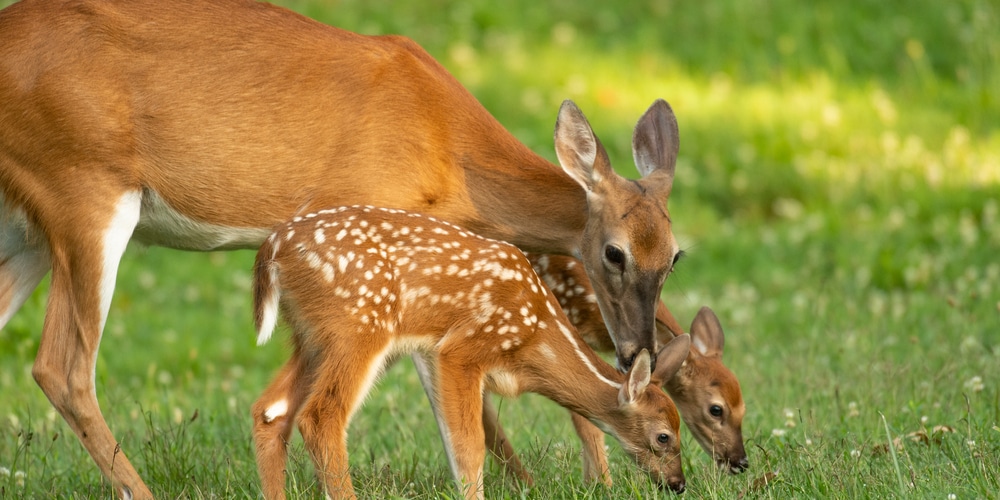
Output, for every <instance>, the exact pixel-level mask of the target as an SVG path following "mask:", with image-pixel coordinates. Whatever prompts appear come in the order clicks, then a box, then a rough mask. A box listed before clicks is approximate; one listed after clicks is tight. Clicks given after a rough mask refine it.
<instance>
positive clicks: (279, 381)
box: [251, 350, 309, 500]
mask: <svg viewBox="0 0 1000 500" xmlns="http://www.w3.org/2000/svg"><path fill="white" fill-rule="evenodd" d="M301 360H302V358H301V356H300V355H299V352H298V350H296V351H295V352H294V353H293V354H292V357H291V359H289V360H288V362H287V363H285V365H284V366H282V367H281V370H280V371H279V372H278V375H277V376H275V377H274V380H273V381H272V382H271V385H269V386H268V387H267V389H266V390H264V393H263V394H262V395H261V396H260V398H259V399H258V400H257V402H256V403H254V405H253V408H252V409H251V416H252V417H253V441H254V445H255V447H256V451H257V455H256V456H257V472H258V474H259V475H260V482H261V490H262V491H263V493H264V498H268V499H272V500H273V499H284V498H285V472H286V470H287V469H286V467H285V466H286V463H287V460H288V438H289V436H291V434H292V428H293V425H292V424H293V423H294V422H295V415H296V413H297V412H298V409H299V407H300V406H301V405H302V400H303V399H304V398H305V396H306V391H307V389H308V387H309V383H308V381H307V380H304V379H305V377H303V376H302V375H303V370H304V366H303V365H302V363H301Z"/></svg>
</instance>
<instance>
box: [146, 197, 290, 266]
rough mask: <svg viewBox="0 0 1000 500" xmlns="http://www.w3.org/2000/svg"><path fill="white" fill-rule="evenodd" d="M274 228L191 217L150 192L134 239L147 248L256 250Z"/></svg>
mask: <svg viewBox="0 0 1000 500" xmlns="http://www.w3.org/2000/svg"><path fill="white" fill-rule="evenodd" d="M270 233H271V228H252V227H226V226H218V225H215V224H207V223H204V222H200V221H196V220H193V219H190V218H188V217H187V216H185V215H184V214H182V213H180V212H178V211H176V210H174V208H173V207H171V206H170V205H168V204H167V202H166V201H165V200H164V199H163V198H161V197H160V195H158V194H157V193H156V192H155V191H153V190H151V189H146V190H143V193H142V208H141V211H140V214H139V224H138V225H137V226H136V228H135V232H134V233H133V234H132V239H133V240H135V241H137V242H139V243H143V244H145V245H156V246H162V247H168V248H176V249H180V250H196V251H209V250H234V249H239V248H256V247H258V246H260V244H261V243H263V241H264V238H266V237H267V235H268V234H270Z"/></svg>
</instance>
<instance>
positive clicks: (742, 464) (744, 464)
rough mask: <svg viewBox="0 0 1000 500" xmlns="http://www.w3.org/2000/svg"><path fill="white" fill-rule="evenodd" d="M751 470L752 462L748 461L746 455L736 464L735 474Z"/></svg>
mask: <svg viewBox="0 0 1000 500" xmlns="http://www.w3.org/2000/svg"><path fill="white" fill-rule="evenodd" d="M749 468H750V460H747V457H746V455H743V457H742V458H740V460H739V461H738V462H736V465H735V466H734V467H733V472H734V473H736V474H739V473H740V472H743V471H745V470H747V469H749Z"/></svg>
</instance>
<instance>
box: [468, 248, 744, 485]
mask: <svg viewBox="0 0 1000 500" xmlns="http://www.w3.org/2000/svg"><path fill="white" fill-rule="evenodd" d="M528 259H529V260H530V261H531V265H532V267H533V268H534V269H535V271H536V272H537V273H538V275H539V277H540V278H542V280H543V281H545V284H546V286H548V287H549V289H551V290H552V292H553V296H554V297H555V298H556V300H557V301H558V302H559V305H560V307H561V308H562V309H563V311H564V312H565V313H566V315H567V318H568V319H569V321H570V322H572V323H573V326H575V327H576V328H577V330H578V331H579V332H580V335H581V336H582V337H583V339H584V340H585V341H586V342H587V344H589V345H590V346H591V347H593V348H594V349H596V350H598V351H609V350H611V349H613V343H612V341H611V337H610V336H609V335H608V330H607V328H606V327H605V326H604V320H603V318H602V317H601V311H600V310H599V309H598V308H597V305H596V301H595V300H594V297H593V290H592V288H591V287H590V281H589V280H588V278H587V275H586V273H585V272H584V269H583V266H582V265H581V264H580V262H579V261H577V260H576V259H573V258H570V257H565V256H561V255H538V254H530V255H529V256H528ZM656 322H657V329H658V332H659V338H660V342H661V343H666V342H668V341H669V340H670V339H672V338H674V337H675V336H677V335H681V334H683V330H682V329H681V328H680V326H679V324H678V323H677V320H676V319H675V318H674V316H673V314H672V313H671V312H670V310H669V309H667V306H666V305H665V304H664V303H663V302H662V301H661V302H659V303H658V307H657V310H656ZM691 335H692V336H693V338H694V339H696V342H701V345H702V346H704V347H705V348H706V352H705V353H702V352H701V351H700V350H698V349H697V348H696V347H695V346H692V348H691V350H690V351H689V353H688V356H687V360H686V361H685V363H684V365H683V366H682V367H681V368H680V370H678V371H677V372H676V373H675V374H674V375H673V376H672V377H670V378H669V379H667V380H664V381H661V383H662V385H663V387H664V388H665V389H666V390H667V392H668V393H669V394H670V397H671V398H672V399H673V400H674V403H676V404H677V406H678V408H679V409H680V412H681V417H682V418H683V419H684V421H685V422H686V423H687V426H688V428H689V429H690V430H691V431H692V434H693V435H694V436H695V439H696V440H697V441H698V443H699V444H700V445H701V446H702V448H703V449H704V450H705V452H706V453H708V454H709V455H710V456H712V457H713V459H715V461H716V462H717V463H718V464H719V466H721V467H724V468H726V469H728V470H729V471H731V472H733V473H739V472H742V471H744V470H745V469H746V468H747V467H748V462H747V456H746V451H745V450H744V447H743V431H742V423H743V416H744V414H745V412H746V408H745V406H744V404H743V394H742V391H741V390H740V384H739V381H738V380H737V379H736V376H735V375H733V372H732V371H730V370H729V368H727V367H726V366H725V365H724V364H723V363H722V347H723V343H724V339H723V334H722V327H721V326H720V325H719V324H718V319H717V318H715V315H714V313H712V311H711V310H710V309H708V308H702V310H701V311H699V312H698V315H697V316H696V318H695V320H694V322H693V323H692V326H691ZM713 405H718V406H719V407H720V408H721V409H722V415H721V416H718V417H717V416H714V415H712V414H711V412H710V407H711V406H713ZM483 422H484V425H485V426H486V427H487V428H489V429H494V431H493V433H492V434H487V447H489V448H490V450H491V451H492V452H493V453H494V455H497V456H498V457H501V464H503V465H504V466H505V467H506V468H508V469H510V472H511V474H513V475H514V476H515V477H517V478H518V479H520V480H522V481H524V482H527V483H529V484H530V483H532V482H533V480H532V477H531V473H530V472H528V471H527V469H525V468H524V467H523V465H522V464H521V462H520V460H519V459H518V458H517V454H516V453H515V452H514V449H513V448H512V447H511V446H510V445H509V443H507V442H506V435H505V433H504V431H503V428H502V426H501V425H500V422H499V416H498V414H497V412H496V410H495V409H493V408H486V409H485V411H484V413H483ZM573 424H574V428H575V430H576V432H577V435H578V436H579V437H580V440H581V442H582V444H583V476H584V480H586V481H593V480H600V481H602V482H604V483H606V484H611V477H610V476H609V475H608V473H607V471H608V463H607V458H606V456H605V455H606V454H605V452H604V447H603V446H602V444H603V442H604V436H603V434H602V433H601V432H600V430H599V429H597V428H596V427H594V426H593V425H592V424H590V423H589V422H587V421H586V420H585V419H580V418H578V416H577V415H574V416H573ZM494 437H502V438H503V441H501V440H500V439H494Z"/></svg>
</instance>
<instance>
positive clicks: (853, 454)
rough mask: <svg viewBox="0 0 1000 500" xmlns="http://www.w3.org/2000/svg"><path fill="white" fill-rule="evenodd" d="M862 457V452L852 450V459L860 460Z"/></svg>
mask: <svg viewBox="0 0 1000 500" xmlns="http://www.w3.org/2000/svg"><path fill="white" fill-rule="evenodd" d="M860 457H861V451H860V450H851V458H860Z"/></svg>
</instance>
